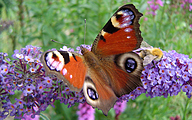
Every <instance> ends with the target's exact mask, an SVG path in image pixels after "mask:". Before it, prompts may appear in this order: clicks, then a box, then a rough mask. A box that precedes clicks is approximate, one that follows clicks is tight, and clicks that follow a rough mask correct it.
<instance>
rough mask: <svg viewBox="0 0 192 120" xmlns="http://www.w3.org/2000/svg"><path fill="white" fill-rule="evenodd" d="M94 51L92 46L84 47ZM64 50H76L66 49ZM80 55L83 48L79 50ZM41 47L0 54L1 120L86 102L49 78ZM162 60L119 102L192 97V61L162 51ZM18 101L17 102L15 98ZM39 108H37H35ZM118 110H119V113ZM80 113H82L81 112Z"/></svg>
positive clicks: (150, 67)
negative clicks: (57, 104)
mask: <svg viewBox="0 0 192 120" xmlns="http://www.w3.org/2000/svg"><path fill="white" fill-rule="evenodd" d="M82 46H84V47H86V48H87V49H89V50H90V49H91V46H89V45H82ZM61 50H68V51H74V50H73V49H70V48H67V47H65V46H64V47H63V48H62V49H61ZM77 50H78V51H79V53H80V48H79V47H77ZM41 53H42V52H41V51H40V48H39V47H34V46H30V45H29V46H26V47H25V48H22V49H21V50H20V51H18V50H15V51H14V54H13V56H12V57H13V58H14V60H10V59H9V58H7V54H6V53H0V101H1V105H2V109H1V111H0V119H4V118H6V117H7V116H8V115H10V116H15V118H24V117H23V115H24V114H28V115H30V114H32V115H31V117H32V118H34V117H35V115H39V113H40V112H41V111H44V110H45V109H46V108H47V106H48V105H52V106H53V107H54V105H53V103H54V101H55V100H60V101H61V103H64V104H68V107H70V106H72V105H74V104H75V103H76V102H77V103H84V102H85V98H84V96H83V93H82V91H81V92H79V93H77V92H72V91H70V90H69V88H68V87H67V86H65V85H64V84H63V82H62V81H61V80H58V79H57V78H56V77H55V76H46V75H45V71H44V69H43V66H42V64H41V62H40V61H39V58H40V56H41ZM163 53H164V55H163V58H162V59H161V60H160V61H158V62H155V61H153V63H150V64H148V65H147V66H145V68H144V70H143V71H142V76H141V80H142V82H143V86H142V87H138V88H136V89H135V90H134V91H132V92H131V93H130V94H127V95H124V96H122V97H120V98H119V99H118V102H119V101H123V100H126V101H128V100H129V99H135V98H136V97H137V96H139V95H140V94H142V93H146V96H150V97H151V98H153V97H157V96H164V97H167V96H168V95H170V96H173V95H177V94H178V93H179V92H180V91H181V90H182V91H183V92H185V93H186V95H187V96H188V98H190V97H191V95H192V60H191V59H189V57H188V56H187V55H183V54H178V53H177V52H175V51H169V52H165V51H164V52H163ZM13 98H15V99H13ZM34 108H37V109H34ZM116 111H118V110H116ZM79 114H80V113H79Z"/></svg>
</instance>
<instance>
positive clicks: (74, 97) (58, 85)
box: [0, 45, 85, 120]
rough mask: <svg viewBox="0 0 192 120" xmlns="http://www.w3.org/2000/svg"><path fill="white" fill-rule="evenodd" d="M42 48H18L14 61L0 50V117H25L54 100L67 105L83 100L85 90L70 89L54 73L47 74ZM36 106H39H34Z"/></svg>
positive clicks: (36, 113)
mask: <svg viewBox="0 0 192 120" xmlns="http://www.w3.org/2000/svg"><path fill="white" fill-rule="evenodd" d="M41 53H42V52H41V51H40V48H39V47H34V46H31V45H28V46H26V47H25V48H22V49H21V50H20V51H19V50H15V51H14V54H13V55H12V57H13V59H14V60H10V59H9V58H7V54H6V53H0V101H1V103H0V104H1V105H2V106H1V111H0V120H1V119H5V118H6V117H7V116H8V115H10V116H15V118H19V119H22V118H24V117H23V115H24V114H26V115H31V117H32V118H34V117H35V115H39V113H40V112H41V111H44V110H45V109H46V108H47V107H48V105H52V106H54V105H53V103H54V101H55V100H60V101H61V102H62V103H64V104H68V106H69V107H70V106H72V105H74V104H75V102H84V101H85V99H84V97H83V93H82V92H79V93H77V92H71V91H70V90H69V88H68V87H67V86H65V85H64V84H63V82H62V81H61V80H58V79H57V78H56V77H55V76H46V75H45V71H44V68H43V66H42V63H41V62H40V60H39V58H40V56H41ZM35 108H37V109H35Z"/></svg>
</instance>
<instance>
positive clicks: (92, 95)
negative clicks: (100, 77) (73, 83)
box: [87, 87, 99, 100]
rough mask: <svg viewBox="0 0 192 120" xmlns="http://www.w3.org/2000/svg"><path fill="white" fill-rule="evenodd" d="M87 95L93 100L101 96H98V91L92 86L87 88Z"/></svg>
mask: <svg viewBox="0 0 192 120" xmlns="http://www.w3.org/2000/svg"><path fill="white" fill-rule="evenodd" d="M87 95H88V96H89V98H90V99H92V100H97V99H99V96H98V94H97V92H96V91H95V90H94V89H92V88H90V87H88V88H87Z"/></svg>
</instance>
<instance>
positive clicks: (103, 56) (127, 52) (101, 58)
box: [41, 4, 143, 115]
mask: <svg viewBox="0 0 192 120" xmlns="http://www.w3.org/2000/svg"><path fill="white" fill-rule="evenodd" d="M141 16H142V14H141V13H140V12H139V11H138V10H137V9H136V8H135V6H134V5H132V4H127V5H124V6H122V7H120V8H119V9H118V10H117V11H116V12H115V13H114V14H113V16H112V17H111V18H110V20H109V21H108V22H107V24H106V25H105V26H104V27H103V29H102V30H101V31H100V33H99V34H98V35H97V37H96V39H95V41H94V42H93V45H92V48H91V51H89V50H88V49H86V48H84V47H83V46H80V49H81V53H82V55H80V54H77V53H72V52H69V51H61V50H59V51H47V52H45V53H43V54H42V56H41V62H42V63H43V66H44V68H45V71H46V74H54V75H56V76H57V77H58V78H59V79H62V80H63V81H64V82H65V83H66V84H67V85H68V87H69V88H70V90H71V91H77V92H79V91H81V90H82V89H83V93H84V96H85V98H86V101H87V103H89V104H90V105H91V106H92V107H96V108H98V109H101V110H102V111H103V113H104V114H105V115H107V114H108V111H109V110H110V109H111V108H112V107H113V106H114V104H115V102H116V100H117V99H118V98H119V97H121V96H122V95H124V94H129V93H130V92H131V91H133V90H134V89H135V88H136V87H138V86H142V82H141V80H140V77H141V71H142V70H143V60H142V59H141V58H140V56H139V55H138V54H137V53H135V52H133V51H134V50H136V49H138V48H139V47H140V45H141V42H142V40H143V38H142V37H141V31H140V30H139V26H140V25H139V23H138V21H139V19H140V17H141Z"/></svg>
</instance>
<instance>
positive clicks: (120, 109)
mask: <svg viewBox="0 0 192 120" xmlns="http://www.w3.org/2000/svg"><path fill="white" fill-rule="evenodd" d="M126 107H127V101H122V102H116V103H115V105H114V110H115V114H116V115H115V119H116V120H118V119H119V118H118V117H119V115H120V114H121V113H122V112H124V110H125V109H126Z"/></svg>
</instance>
